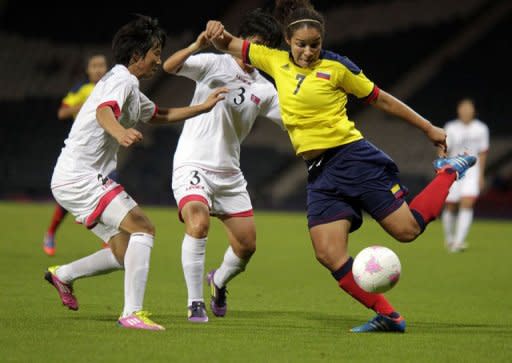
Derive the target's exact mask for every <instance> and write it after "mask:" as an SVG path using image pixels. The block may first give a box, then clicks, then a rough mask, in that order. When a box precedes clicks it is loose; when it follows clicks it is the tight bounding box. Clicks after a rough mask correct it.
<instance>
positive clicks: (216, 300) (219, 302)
mask: <svg viewBox="0 0 512 363" xmlns="http://www.w3.org/2000/svg"><path fill="white" fill-rule="evenodd" d="M215 271H216V270H212V271H210V272H208V275H207V276H206V279H207V281H208V286H210V289H211V300H210V307H211V309H212V312H213V315H215V316H217V317H224V316H225V315H226V311H227V310H228V304H227V303H226V293H227V290H226V287H225V286H224V287H223V288H219V287H217V286H216V285H215V283H214V282H213V276H214V275H215Z"/></svg>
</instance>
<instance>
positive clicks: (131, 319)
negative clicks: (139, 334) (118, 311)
mask: <svg viewBox="0 0 512 363" xmlns="http://www.w3.org/2000/svg"><path fill="white" fill-rule="evenodd" d="M150 315H151V313H149V312H147V311H137V312H135V313H133V314H131V315H128V316H125V317H123V318H119V320H118V321H117V324H119V326H120V327H123V328H128V329H143V330H165V328H164V327H163V326H161V325H158V324H157V323H155V322H154V321H152V320H151V319H150V318H149V316H150Z"/></svg>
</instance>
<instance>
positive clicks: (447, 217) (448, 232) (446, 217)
mask: <svg viewBox="0 0 512 363" xmlns="http://www.w3.org/2000/svg"><path fill="white" fill-rule="evenodd" d="M441 219H442V221H443V228H444V239H445V241H446V242H448V243H449V244H452V243H453V237H454V236H453V234H454V233H453V232H454V229H455V228H454V227H455V213H453V212H452V211H449V210H448V209H445V210H444V211H443V215H442V216H441Z"/></svg>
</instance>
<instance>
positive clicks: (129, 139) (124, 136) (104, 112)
mask: <svg viewBox="0 0 512 363" xmlns="http://www.w3.org/2000/svg"><path fill="white" fill-rule="evenodd" d="M96 119H97V120H98V123H99V124H100V126H101V127H103V128H104V129H105V131H107V132H108V133H109V134H110V135H111V136H112V137H113V138H114V139H116V140H117V142H118V143H119V144H120V145H121V146H124V147H128V146H131V145H133V144H135V143H137V142H140V141H142V134H141V133H140V131H138V130H135V129H133V128H130V129H125V128H124V127H123V126H121V124H120V123H119V122H118V121H117V120H116V117H115V116H114V112H113V111H112V109H111V108H110V107H101V108H99V109H97V110H96Z"/></svg>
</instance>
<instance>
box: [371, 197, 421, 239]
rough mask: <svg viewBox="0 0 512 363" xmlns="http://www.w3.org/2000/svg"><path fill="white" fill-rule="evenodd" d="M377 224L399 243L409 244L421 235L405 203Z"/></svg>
mask: <svg viewBox="0 0 512 363" xmlns="http://www.w3.org/2000/svg"><path fill="white" fill-rule="evenodd" d="M378 222H379V224H380V225H381V226H382V228H384V230H385V231H386V232H388V233H389V234H390V235H391V236H393V237H394V238H395V239H397V240H399V241H400V242H410V241H412V240H414V239H415V238H416V237H418V235H419V234H420V233H421V229H420V226H419V225H418V222H417V221H416V218H414V216H413V214H412V212H411V210H410V209H409V206H408V205H407V203H405V202H404V203H402V205H401V206H400V207H399V208H398V209H396V210H395V211H394V212H392V213H391V214H389V215H388V216H387V217H385V218H383V219H381V220H379V221H378Z"/></svg>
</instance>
